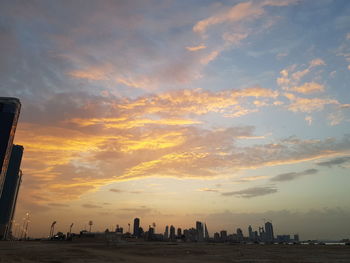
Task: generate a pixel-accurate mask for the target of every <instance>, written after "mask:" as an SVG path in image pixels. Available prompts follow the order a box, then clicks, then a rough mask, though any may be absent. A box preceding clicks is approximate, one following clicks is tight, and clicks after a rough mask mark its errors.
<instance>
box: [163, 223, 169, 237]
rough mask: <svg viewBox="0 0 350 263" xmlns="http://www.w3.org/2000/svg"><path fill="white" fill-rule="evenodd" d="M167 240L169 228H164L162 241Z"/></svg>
mask: <svg viewBox="0 0 350 263" xmlns="http://www.w3.org/2000/svg"><path fill="white" fill-rule="evenodd" d="M168 238H169V226H166V227H165V231H164V239H165V240H167V239H168Z"/></svg>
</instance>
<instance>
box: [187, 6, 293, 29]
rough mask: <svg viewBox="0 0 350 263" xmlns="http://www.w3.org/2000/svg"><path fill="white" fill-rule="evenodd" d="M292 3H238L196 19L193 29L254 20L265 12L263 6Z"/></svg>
mask: <svg viewBox="0 0 350 263" xmlns="http://www.w3.org/2000/svg"><path fill="white" fill-rule="evenodd" d="M292 3H296V1H263V2H252V1H249V2H242V3H238V4H236V5H234V6H233V7H231V8H227V7H225V9H226V10H224V11H221V12H218V13H216V14H214V15H212V16H210V17H208V18H206V19H203V20H200V21H198V22H197V23H196V24H195V25H194V26H193V31H194V32H196V33H200V34H204V33H205V32H206V31H207V29H208V28H209V27H212V26H215V25H219V24H223V23H237V22H242V21H247V20H248V21H249V20H254V19H257V18H259V17H261V16H262V15H263V14H265V10H264V7H265V6H287V5H289V4H292Z"/></svg>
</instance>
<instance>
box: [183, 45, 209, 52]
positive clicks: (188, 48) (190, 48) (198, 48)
mask: <svg viewBox="0 0 350 263" xmlns="http://www.w3.org/2000/svg"><path fill="white" fill-rule="evenodd" d="M205 48H207V47H206V46H205V45H203V44H202V45H198V46H191V47H186V49H187V50H188V51H198V50H202V49H205Z"/></svg>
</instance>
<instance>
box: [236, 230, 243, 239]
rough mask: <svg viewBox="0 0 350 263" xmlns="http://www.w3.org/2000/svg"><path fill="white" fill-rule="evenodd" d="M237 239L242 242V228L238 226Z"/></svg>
mask: <svg viewBox="0 0 350 263" xmlns="http://www.w3.org/2000/svg"><path fill="white" fill-rule="evenodd" d="M236 232H237V241H238V242H242V241H243V232H242V229H240V228H237V231H236Z"/></svg>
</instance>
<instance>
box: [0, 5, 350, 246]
mask: <svg viewBox="0 0 350 263" xmlns="http://www.w3.org/2000/svg"><path fill="white" fill-rule="evenodd" d="M349 13H350V2H349V1H345V0H338V1H332V0H320V1H302V0H280V1H277V0H261V1H236V0H232V1H229V0H222V1H209V0H204V1H201V3H198V1H195V0H189V1H157V0H146V1H136V0H135V1H107V0H106V1H102V2H101V1H84V5H83V4H82V3H81V2H79V1H74V2H69V1H63V2H50V3H49V2H47V1H37V2H31V1H28V2H25V3H21V4H19V3H15V2H13V1H7V0H5V1H1V3H0V16H1V17H2V19H1V21H0V77H1V79H2V83H1V84H0V96H1V97H16V98H19V99H20V100H21V103H22V108H21V116H20V119H19V122H18V127H17V130H16V135H15V139H14V143H15V144H16V145H23V147H24V148H25V153H24V155H23V161H22V164H21V170H23V178H22V179H23V183H22V185H21V189H20V192H19V198H18V202H17V209H16V216H15V220H16V223H17V224H18V223H22V222H23V218H25V215H26V213H30V232H29V234H30V235H31V236H33V237H37V236H38V237H41V236H46V235H47V233H48V232H49V230H50V225H51V223H52V222H54V221H57V226H56V227H57V228H58V227H61V226H67V227H68V228H69V226H70V225H71V223H72V222H75V224H76V225H74V227H76V228H80V229H82V228H83V227H84V224H87V222H88V221H89V220H92V221H93V224H94V225H93V229H96V230H100V231H103V230H104V229H105V228H106V227H108V226H109V225H110V226H112V225H113V224H115V223H118V224H119V225H121V226H123V227H124V230H125V229H126V226H128V224H129V223H132V222H129V221H130V218H134V216H135V215H137V216H138V217H139V218H142V220H143V222H145V223H146V226H147V225H152V223H153V222H155V223H156V224H157V228H158V227H159V228H162V229H164V228H165V225H166V224H169V223H171V224H173V225H174V226H180V227H181V229H182V230H184V229H189V228H190V227H192V224H193V222H196V221H199V222H206V224H207V225H208V227H209V232H210V231H214V232H219V231H220V230H222V229H220V228H223V229H227V230H228V229H232V230H233V229H237V228H242V229H243V230H244V232H246V230H247V228H248V226H249V225H252V226H253V225H261V222H262V221H263V219H264V218H265V219H267V220H272V221H273V224H274V227H275V226H276V228H274V229H273V230H274V231H275V232H276V233H300V234H301V235H302V238H303V239H334V240H339V239H342V238H349V236H350V232H349V231H350V230H349V229H350V228H349V219H350V204H349V202H348V201H347V200H349V199H350V193H349V191H348V185H350V177H349V168H350V134H349V130H350V92H349V83H350V74H349V73H350V17H349ZM3 152H4V151H3ZM1 176H2V177H1V178H0V180H3V179H2V178H3V176H4V172H2V175H1ZM67 215H69V216H67ZM79 222H80V223H79ZM169 227H170V225H169ZM62 230H63V229H62ZM131 231H132V230H131ZM175 231H177V228H176V229H175ZM203 231H204V232H205V229H204V230H203ZM64 232H66V230H65V231H64ZM211 233H213V232H211ZM169 234H170V229H169Z"/></svg>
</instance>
